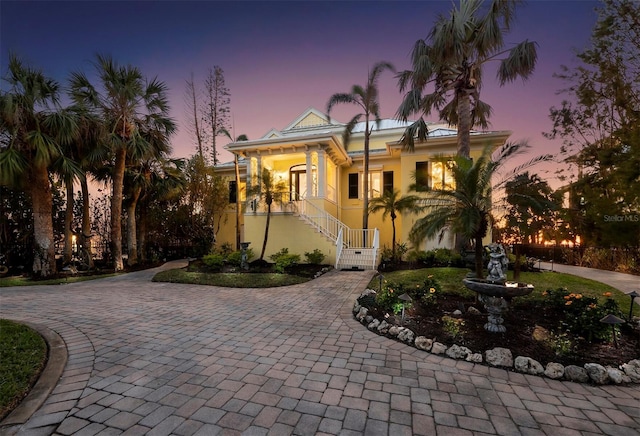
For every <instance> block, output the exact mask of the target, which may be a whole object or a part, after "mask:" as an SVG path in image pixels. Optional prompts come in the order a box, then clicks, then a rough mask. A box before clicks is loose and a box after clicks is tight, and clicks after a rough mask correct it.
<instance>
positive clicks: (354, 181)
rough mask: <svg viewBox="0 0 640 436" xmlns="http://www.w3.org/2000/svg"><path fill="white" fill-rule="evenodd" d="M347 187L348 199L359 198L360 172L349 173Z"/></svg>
mask: <svg viewBox="0 0 640 436" xmlns="http://www.w3.org/2000/svg"><path fill="white" fill-rule="evenodd" d="M348 189H349V198H350V199H358V198H360V174H359V173H349V183H348Z"/></svg>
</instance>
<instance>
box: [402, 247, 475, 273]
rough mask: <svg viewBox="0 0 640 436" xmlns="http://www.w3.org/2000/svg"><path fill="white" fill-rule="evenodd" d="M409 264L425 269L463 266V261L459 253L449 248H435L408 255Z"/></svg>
mask: <svg viewBox="0 0 640 436" xmlns="http://www.w3.org/2000/svg"><path fill="white" fill-rule="evenodd" d="M409 260H410V261H411V262H418V263H420V264H422V265H424V266H425V267H427V268H430V267H434V266H453V267H462V266H464V259H463V258H462V255H461V254H460V253H456V252H454V251H453V250H451V249H449V248H436V249H433V250H429V251H424V250H416V251H412V252H411V253H409Z"/></svg>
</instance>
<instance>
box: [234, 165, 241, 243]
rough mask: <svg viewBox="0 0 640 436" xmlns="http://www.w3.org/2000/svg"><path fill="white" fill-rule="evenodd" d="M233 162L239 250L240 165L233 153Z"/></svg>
mask: <svg viewBox="0 0 640 436" xmlns="http://www.w3.org/2000/svg"><path fill="white" fill-rule="evenodd" d="M233 156H234V164H235V170H236V250H240V242H241V241H240V239H241V235H240V218H241V217H240V214H241V213H242V206H241V205H240V167H239V165H238V155H237V154H234V155H233Z"/></svg>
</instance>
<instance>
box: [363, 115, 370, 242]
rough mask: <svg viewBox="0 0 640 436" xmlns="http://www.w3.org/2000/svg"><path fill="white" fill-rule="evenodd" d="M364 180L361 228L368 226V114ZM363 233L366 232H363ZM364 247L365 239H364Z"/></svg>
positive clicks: (365, 134)
mask: <svg viewBox="0 0 640 436" xmlns="http://www.w3.org/2000/svg"><path fill="white" fill-rule="evenodd" d="M364 129H365V130H364V182H363V183H362V186H363V189H364V199H363V201H362V203H363V207H362V228H363V229H365V230H366V229H367V228H369V115H368V114H367V117H366V120H365V125H364ZM364 233H365V235H366V233H367V232H364ZM364 245H365V247H366V246H367V241H366V240H365V241H364Z"/></svg>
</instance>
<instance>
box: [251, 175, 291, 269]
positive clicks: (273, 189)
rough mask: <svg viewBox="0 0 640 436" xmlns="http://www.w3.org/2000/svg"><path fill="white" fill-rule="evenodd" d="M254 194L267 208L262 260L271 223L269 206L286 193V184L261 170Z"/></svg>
mask: <svg viewBox="0 0 640 436" xmlns="http://www.w3.org/2000/svg"><path fill="white" fill-rule="evenodd" d="M254 190H255V194H257V195H259V196H260V198H261V200H262V201H264V204H265V205H266V206H267V222H266V224H265V227H264V240H263V242H262V251H261V252H260V260H264V253H265V251H266V249H267V239H268V238H269V223H270V221H271V205H272V204H273V202H274V201H280V200H281V199H282V196H283V195H284V194H286V193H288V189H287V186H286V184H285V183H284V182H283V181H276V180H275V179H274V175H273V172H272V171H269V170H268V169H267V168H263V169H262V175H261V177H260V183H259V185H258V186H255V187H254Z"/></svg>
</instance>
